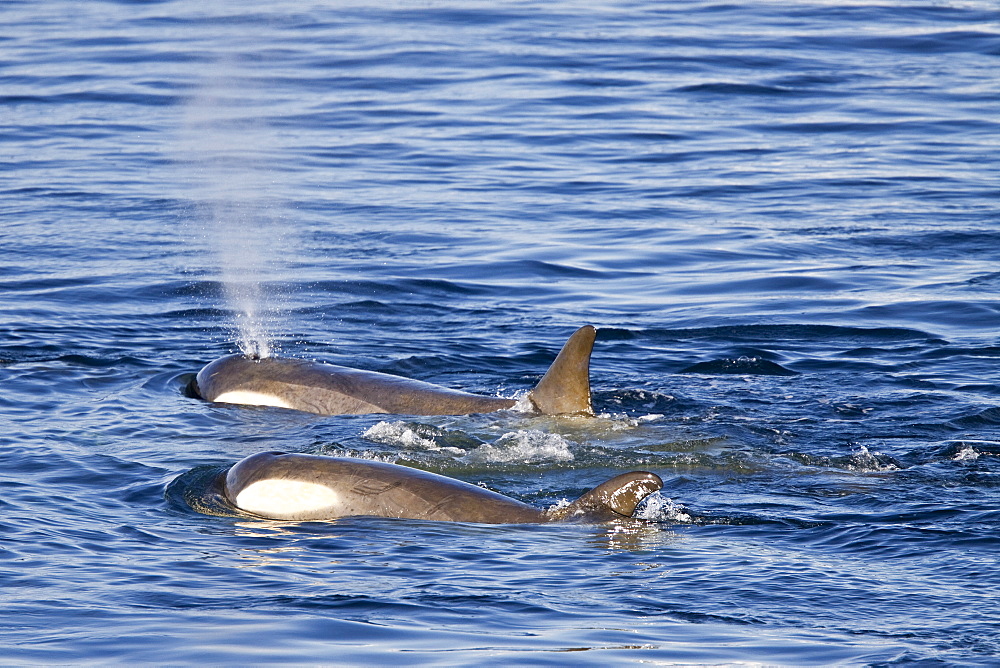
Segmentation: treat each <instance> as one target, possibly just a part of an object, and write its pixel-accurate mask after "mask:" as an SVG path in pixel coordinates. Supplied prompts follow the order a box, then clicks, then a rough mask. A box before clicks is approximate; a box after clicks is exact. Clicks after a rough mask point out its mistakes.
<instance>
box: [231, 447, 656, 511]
mask: <svg viewBox="0 0 1000 668" xmlns="http://www.w3.org/2000/svg"><path fill="white" fill-rule="evenodd" d="M222 486H223V492H224V496H225V498H226V500H227V501H228V502H229V503H231V504H232V505H233V506H235V507H236V508H239V509H240V510H242V511H244V512H247V513H250V514H252V515H256V516H258V517H263V518H267V519H276V520H292V521H306V520H331V519H337V518H341V517H352V516H373V517H395V518H409V519H420V520H437V521H448V522H475V523H481V524H529V523H541V522H554V521H589V522H601V521H607V520H612V519H620V518H623V517H631V516H632V514H633V513H634V512H635V509H636V506H637V505H638V504H639V502H640V501H642V500H643V499H644V498H646V497H647V496H648V495H650V494H652V493H653V492H655V491H657V490H659V489H661V488H662V487H663V481H662V480H660V477H659V476H657V475H656V474H655V473H649V472H646V471H632V472H630V473H623V474H621V475H618V476H615V477H614V478H612V479H610V480H608V481H607V482H605V483H602V484H601V485H598V486H597V487H595V488H594V489H592V490H590V491H589V492H587V493H586V494H584V495H583V496H581V497H580V498H579V499H577V500H576V501H574V502H573V503H571V504H569V505H567V506H562V507H557V508H554V509H551V510H542V509H539V508H535V507H534V506H530V505H528V504H526V503H522V502H520V501H517V500H515V499H512V498H510V497H507V496H504V495H502V494H498V493H496V492H492V491H490V490H488V489H483V488H482V487H479V486H477V485H472V484H470V483H467V482H463V481H461V480H456V479H454V478H448V477H446V476H443V475H438V474H436V473H430V472H428V471H421V470H418V469H413V468H409V467H407V466H399V465H397V464H388V463H385V462H377V461H369V460H367V459H354V458H349V457H325V456H320V455H303V454H288V453H281V452H261V453H258V454H255V455H251V456H249V457H247V458H246V459H243V460H241V461H239V462H237V463H236V464H235V465H234V466H233V467H232V468H230V469H229V471H228V472H226V473H225V474H224V478H223V479H222Z"/></svg>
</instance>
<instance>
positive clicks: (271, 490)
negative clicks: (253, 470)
mask: <svg viewBox="0 0 1000 668" xmlns="http://www.w3.org/2000/svg"><path fill="white" fill-rule="evenodd" d="M338 498H339V497H338V495H337V493H336V492H334V491H333V490H332V489H330V488H329V487H327V486H326V485H318V484H316V483H314V482H303V481H301V480H279V479H272V480H258V481H257V482H255V483H252V484H250V485H247V486H246V488H244V489H243V490H242V491H241V492H240V493H239V494H237V495H236V507H237V508H239V509H241V510H245V511H247V512H248V513H254V514H256V515H264V516H272V517H273V516H282V515H286V516H287V515H296V514H299V513H304V512H310V511H314V510H322V509H323V508H329V507H331V506H333V505H335V504H336V503H337V500H338Z"/></svg>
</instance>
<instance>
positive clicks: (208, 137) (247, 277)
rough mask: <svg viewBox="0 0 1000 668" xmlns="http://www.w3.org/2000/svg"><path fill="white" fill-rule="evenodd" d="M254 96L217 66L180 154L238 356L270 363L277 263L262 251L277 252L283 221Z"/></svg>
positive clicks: (234, 69) (230, 71)
mask: <svg viewBox="0 0 1000 668" xmlns="http://www.w3.org/2000/svg"><path fill="white" fill-rule="evenodd" d="M255 84H256V85H255ZM259 90H260V86H259V83H257V82H255V81H254V80H253V78H252V76H251V73H250V72H247V71H246V69H245V68H244V67H243V66H241V64H240V61H239V60H238V59H237V58H235V57H226V58H223V59H221V60H219V61H218V62H217V64H216V66H215V69H214V72H212V73H211V74H210V75H209V76H206V78H205V80H204V82H203V83H202V85H201V87H200V89H199V91H198V93H197V94H196V95H195V96H194V97H193V98H192V99H191V101H190V102H189V104H188V108H187V119H186V124H185V141H184V142H182V149H183V150H184V153H185V157H186V159H187V162H188V163H189V164H190V165H191V167H192V172H193V175H194V176H195V177H196V180H195V183H194V184H193V186H194V188H195V192H196V194H197V195H199V199H200V201H201V202H202V206H203V209H204V211H203V218H204V219H205V221H206V224H207V233H208V234H207V236H208V237H209V239H210V241H211V243H212V246H213V247H214V248H215V250H216V254H217V256H218V259H219V263H220V269H221V279H222V283H223V285H224V289H225V296H226V300H227V302H228V303H229V306H230V308H231V310H232V311H233V312H234V314H235V322H234V323H233V325H234V329H235V334H236V338H237V341H238V344H239V347H240V350H241V351H242V352H243V353H244V354H245V355H252V356H257V357H267V356H268V355H270V353H271V351H272V348H273V345H272V340H273V337H272V334H271V331H270V330H271V327H272V326H273V325H274V322H275V320H276V309H275V306H274V300H273V299H272V295H270V294H269V292H268V290H267V289H266V288H265V279H266V278H267V277H268V276H269V275H272V274H273V272H274V266H273V265H274V258H273V257H272V256H269V255H266V253H270V252H273V251H274V249H276V248H277V247H278V246H279V243H278V242H279V241H280V240H279V239H277V238H276V236H278V235H279V234H280V232H279V231H280V226H279V225H278V224H276V223H277V222H278V219H279V218H280V216H278V215H277V211H278V206H277V205H276V204H275V203H274V201H273V199H274V198H273V197H270V196H269V192H270V191H271V190H273V188H272V187H271V186H272V185H273V183H272V181H271V179H270V178H269V169H268V168H267V167H266V165H267V164H268V154H269V153H270V154H272V155H273V151H272V150H271V149H272V146H273V145H274V144H275V142H274V137H273V134H272V132H270V131H269V129H268V128H267V127H266V125H265V124H263V123H262V122H260V121H259V118H260V116H261V115H262V113H263V112H262V110H261V109H260V107H261V106H264V105H265V104H266V101H264V100H261V99H259V97H257V96H258V92H257V91H259Z"/></svg>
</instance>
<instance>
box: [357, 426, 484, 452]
mask: <svg viewBox="0 0 1000 668" xmlns="http://www.w3.org/2000/svg"><path fill="white" fill-rule="evenodd" d="M361 437H362V438H365V439H367V440H369V441H372V442H374V443H382V444H385V445H396V446H401V447H403V448H406V449H409V450H425V451H429V452H446V453H448V454H451V455H455V456H461V455H464V454H465V453H466V451H467V450H468V449H469V448H470V447H476V446H478V445H479V444H480V443H481V441H479V440H478V439H475V438H472V437H471V436H468V435H466V434H465V433H463V432H453V431H448V430H446V429H441V428H440V427H434V426H432V425H426V424H420V423H418V422H379V423H377V424H374V425H372V426H371V427H369V428H368V429H366V430H365V432H364V433H363V434H361Z"/></svg>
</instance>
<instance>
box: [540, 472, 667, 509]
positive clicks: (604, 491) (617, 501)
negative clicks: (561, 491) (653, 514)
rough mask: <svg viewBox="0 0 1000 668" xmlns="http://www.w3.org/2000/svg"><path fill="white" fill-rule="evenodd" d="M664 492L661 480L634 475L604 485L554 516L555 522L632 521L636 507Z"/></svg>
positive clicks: (656, 477) (617, 477)
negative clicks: (580, 519)
mask: <svg viewBox="0 0 1000 668" xmlns="http://www.w3.org/2000/svg"><path fill="white" fill-rule="evenodd" d="M662 488H663V480H661V479H660V476H658V475H656V474H655V473H650V472H649V471H631V472H629V473H622V474H621V475H616V476H615V477H614V478H612V479H611V480H608V481H607V482H603V483H601V484H600V485H598V486H597V487H595V488H594V489H592V490H590V491H589V492H587V493H586V494H584V495H583V496H581V497H580V498H579V499H577V500H576V501H574V502H573V503H571V504H569V505H568V506H566V507H564V508H559V509H558V510H556V511H555V512H554V513H552V516H553V519H571V518H572V517H574V516H578V515H582V516H584V517H590V518H596V519H614V518H615V517H632V513H634V512H635V508H636V506H638V505H639V502H640V501H642V500H643V499H645V498H646V497H647V496H649V495H650V494H652V493H653V492H656V491H658V490H660V489H662Z"/></svg>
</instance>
